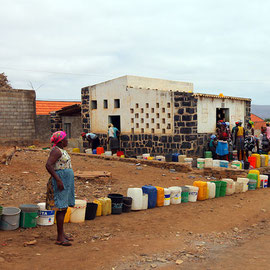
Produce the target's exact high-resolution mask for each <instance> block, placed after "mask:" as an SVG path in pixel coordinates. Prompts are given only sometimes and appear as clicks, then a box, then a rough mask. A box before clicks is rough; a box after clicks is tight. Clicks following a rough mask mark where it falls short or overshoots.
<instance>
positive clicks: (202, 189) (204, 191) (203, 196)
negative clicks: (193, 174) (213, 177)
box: [193, 181, 208, 201]
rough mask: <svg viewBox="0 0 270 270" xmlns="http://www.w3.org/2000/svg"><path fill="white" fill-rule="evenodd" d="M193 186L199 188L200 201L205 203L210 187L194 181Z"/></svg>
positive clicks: (204, 183)
mask: <svg viewBox="0 0 270 270" xmlns="http://www.w3.org/2000/svg"><path fill="white" fill-rule="evenodd" d="M193 186H195V187H198V188H199V191H198V198H197V200H198V201H203V200H206V199H207V196H208V187H207V183H206V182H204V181H194V182H193Z"/></svg>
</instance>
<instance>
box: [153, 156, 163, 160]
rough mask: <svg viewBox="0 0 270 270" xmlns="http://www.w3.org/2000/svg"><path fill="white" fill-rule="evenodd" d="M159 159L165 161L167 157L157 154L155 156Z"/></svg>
mask: <svg viewBox="0 0 270 270" xmlns="http://www.w3.org/2000/svg"><path fill="white" fill-rule="evenodd" d="M155 159H156V160H158V161H165V157H164V156H156V158H155Z"/></svg>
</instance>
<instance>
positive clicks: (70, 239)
mask: <svg viewBox="0 0 270 270" xmlns="http://www.w3.org/2000/svg"><path fill="white" fill-rule="evenodd" d="M65 239H67V240H68V241H74V238H73V236H72V235H71V234H69V233H67V234H65Z"/></svg>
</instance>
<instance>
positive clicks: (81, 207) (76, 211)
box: [70, 200, 87, 223]
mask: <svg viewBox="0 0 270 270" xmlns="http://www.w3.org/2000/svg"><path fill="white" fill-rule="evenodd" d="M86 203H87V202H86V201H85V200H75V205H74V207H70V208H71V213H70V222H71V223H81V222H84V220H85V211H86Z"/></svg>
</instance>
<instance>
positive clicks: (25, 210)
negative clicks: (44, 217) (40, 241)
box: [19, 204, 39, 228]
mask: <svg viewBox="0 0 270 270" xmlns="http://www.w3.org/2000/svg"><path fill="white" fill-rule="evenodd" d="M19 207H20V209H21V216H20V227H22V228H34V227H36V226H37V218H38V211H39V207H38V205H37V204H21V205H20V206H19Z"/></svg>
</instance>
